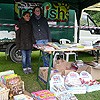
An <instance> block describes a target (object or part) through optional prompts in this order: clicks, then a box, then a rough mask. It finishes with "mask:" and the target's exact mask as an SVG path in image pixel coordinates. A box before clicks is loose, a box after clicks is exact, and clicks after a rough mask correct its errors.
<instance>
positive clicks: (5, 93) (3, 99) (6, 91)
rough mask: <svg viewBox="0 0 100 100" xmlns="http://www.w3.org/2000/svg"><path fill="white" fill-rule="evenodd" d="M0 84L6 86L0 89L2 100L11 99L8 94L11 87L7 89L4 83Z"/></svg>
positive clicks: (0, 99) (0, 98)
mask: <svg viewBox="0 0 100 100" xmlns="http://www.w3.org/2000/svg"><path fill="white" fill-rule="evenodd" d="M0 86H1V87H3V88H5V90H2V91H0V100H9V98H8V95H9V91H10V89H7V88H6V86H5V85H3V84H2V83H0Z"/></svg>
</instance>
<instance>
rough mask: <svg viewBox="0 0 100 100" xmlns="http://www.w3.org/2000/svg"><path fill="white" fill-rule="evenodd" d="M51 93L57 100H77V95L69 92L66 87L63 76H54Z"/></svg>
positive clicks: (51, 81)
mask: <svg viewBox="0 0 100 100" xmlns="http://www.w3.org/2000/svg"><path fill="white" fill-rule="evenodd" d="M50 91H51V92H53V93H54V94H55V96H56V98H57V100H77V98H76V97H75V95H73V94H71V93H69V92H68V90H67V89H66V88H65V86H64V78H63V77H62V76H61V75H59V74H58V75H57V74H56V75H54V76H53V77H52V78H51V80H50Z"/></svg>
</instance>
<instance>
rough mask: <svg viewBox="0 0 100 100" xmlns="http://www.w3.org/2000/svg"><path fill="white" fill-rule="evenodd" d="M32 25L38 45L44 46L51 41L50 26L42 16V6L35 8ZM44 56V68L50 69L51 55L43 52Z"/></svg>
mask: <svg viewBox="0 0 100 100" xmlns="http://www.w3.org/2000/svg"><path fill="white" fill-rule="evenodd" d="M31 23H32V27H33V35H34V38H35V42H36V44H43V45H44V44H46V43H47V42H50V41H51V37H50V30H49V26H48V23H47V20H46V18H45V17H43V16H42V10H41V7H40V6H35V7H34V9H33V15H32V17H31ZM42 54H43V62H44V67H49V55H48V54H47V53H45V52H42Z"/></svg>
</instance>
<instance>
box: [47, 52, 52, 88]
mask: <svg viewBox="0 0 100 100" xmlns="http://www.w3.org/2000/svg"><path fill="white" fill-rule="evenodd" d="M52 63H53V53H51V54H50V60H49V69H48V78H47V84H46V89H50V83H49V81H50V73H51V67H52Z"/></svg>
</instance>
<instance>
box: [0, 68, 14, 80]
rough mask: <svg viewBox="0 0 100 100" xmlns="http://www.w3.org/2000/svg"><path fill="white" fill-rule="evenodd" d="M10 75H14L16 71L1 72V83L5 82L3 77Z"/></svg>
mask: <svg viewBox="0 0 100 100" xmlns="http://www.w3.org/2000/svg"><path fill="white" fill-rule="evenodd" d="M10 74H14V70H8V71H4V72H0V82H3V80H2V76H4V75H10Z"/></svg>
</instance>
